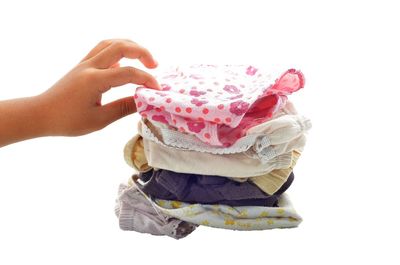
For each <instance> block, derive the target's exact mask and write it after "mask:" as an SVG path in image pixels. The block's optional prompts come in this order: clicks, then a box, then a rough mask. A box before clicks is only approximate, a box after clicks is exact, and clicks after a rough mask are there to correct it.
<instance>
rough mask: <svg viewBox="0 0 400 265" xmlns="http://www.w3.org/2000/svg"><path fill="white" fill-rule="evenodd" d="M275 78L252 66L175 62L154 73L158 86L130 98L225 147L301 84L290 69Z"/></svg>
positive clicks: (142, 109)
mask: <svg viewBox="0 0 400 265" xmlns="http://www.w3.org/2000/svg"><path fill="white" fill-rule="evenodd" d="M274 78H276V77H273V76H272V75H271V74H268V73H267V72H264V71H262V70H260V69H258V68H255V67H253V66H244V65H237V66H233V65H225V66H215V65H193V66H190V67H186V68H184V67H178V68H174V69H171V70H169V71H167V72H166V73H164V74H163V75H162V76H161V77H158V81H159V82H160V83H161V87H162V90H161V91H157V90H153V89H148V88H145V87H138V88H137V90H136V93H135V96H134V99H135V102H136V106H137V110H138V112H139V113H140V114H141V115H142V116H143V117H144V118H148V119H150V120H152V121H156V122H161V123H164V124H167V125H169V126H171V128H175V129H177V130H179V131H180V132H183V133H189V134H192V135H195V136H196V137H198V138H199V139H200V140H201V141H203V142H205V143H208V144H210V145H214V146H224V147H228V146H231V145H232V144H234V143H235V142H236V141H237V139H240V138H241V137H243V136H244V135H245V133H246V131H247V130H248V129H249V128H251V127H253V126H255V125H258V124H260V123H263V122H265V121H266V120H268V119H270V118H271V117H272V115H273V114H274V113H275V112H276V111H277V110H279V109H280V108H282V107H283V106H284V105H285V103H286V100H287V97H286V96H287V95H289V94H291V93H293V92H295V91H297V90H299V89H301V88H302V87H303V86H304V77H303V74H302V73H301V72H300V71H297V70H294V69H290V70H287V71H286V72H285V73H283V74H282V75H281V76H280V77H279V76H278V78H277V79H274Z"/></svg>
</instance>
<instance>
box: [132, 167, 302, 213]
mask: <svg viewBox="0 0 400 265" xmlns="http://www.w3.org/2000/svg"><path fill="white" fill-rule="evenodd" d="M293 179H294V175H293V174H291V177H290V178H289V179H288V181H287V182H286V183H285V184H284V185H283V186H282V187H281V189H280V190H279V191H278V192H277V193H276V194H274V195H268V194H266V193H264V192H262V191H261V190H260V189H259V188H258V187H257V186H255V185H254V184H252V183H250V182H242V183H238V182H234V181H232V180H230V179H228V178H224V177H219V176H207V175H195V174H184V173H177V172H173V171H169V170H163V169H159V170H150V171H148V172H144V173H140V174H139V180H138V182H137V185H138V186H139V187H140V189H141V190H142V191H144V192H145V193H146V194H148V195H152V196H154V197H155V198H157V199H166V200H178V201H183V202H189V203H196V202H197V203H203V204H225V205H230V206H271V207H272V206H276V203H277V201H278V198H279V195H280V194H282V193H283V192H284V191H285V190H286V189H287V188H288V187H289V186H290V184H291V183H292V182H293Z"/></svg>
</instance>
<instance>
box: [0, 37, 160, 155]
mask: <svg viewBox="0 0 400 265" xmlns="http://www.w3.org/2000/svg"><path fill="white" fill-rule="evenodd" d="M123 57H126V58H130V59H139V60H140V61H141V62H142V63H143V64H144V65H145V66H146V67H147V68H155V67H156V66H157V62H156V61H155V60H154V59H153V57H152V55H151V54H150V53H149V51H147V50H146V49H145V48H143V47H141V46H139V45H138V44H136V43H134V42H132V41H129V40H108V41H102V42H100V43H99V44H98V45H97V46H96V47H95V48H93V50H91V51H90V52H89V54H88V55H87V56H86V57H85V58H84V59H83V60H82V61H81V62H80V63H79V64H78V65H77V66H76V67H74V68H73V69H72V70H71V71H70V72H69V73H67V74H66V75H65V76H64V77H63V78H62V79H60V80H59V81H58V82H57V83H56V84H54V85H53V86H52V87H51V88H50V89H49V90H47V91H46V92H44V93H43V94H40V95H38V96H33V97H27V98H20V99H12V100H6V101H0V147H2V146H5V145H8V144H11V143H15V142H18V141H22V140H26V139H31V138H35V137H41V136H50V135H54V136H55V135H60V136H77V135H83V134H87V133H90V132H93V131H96V130H99V129H102V128H104V127H105V126H107V125H108V124H110V123H112V122H114V121H115V120H117V119H120V118H122V117H124V116H126V115H129V114H132V113H134V112H136V106H135V103H134V101H133V98H132V97H127V98H122V99H119V100H117V101H114V102H111V103H108V104H106V105H102V104H101V95H102V94H103V93H105V92H107V91H108V90H109V89H111V88H112V87H116V86H121V85H124V84H127V83H135V84H139V85H144V86H147V87H150V88H154V89H159V85H158V83H157V81H156V80H155V79H154V77H153V76H151V75H150V74H148V73H146V72H143V71H141V70H139V69H136V68H133V67H119V65H118V62H119V60H120V59H121V58H123Z"/></svg>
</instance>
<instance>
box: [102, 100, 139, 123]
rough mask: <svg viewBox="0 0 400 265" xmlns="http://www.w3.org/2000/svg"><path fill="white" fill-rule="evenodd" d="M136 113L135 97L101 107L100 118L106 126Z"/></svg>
mask: <svg viewBox="0 0 400 265" xmlns="http://www.w3.org/2000/svg"><path fill="white" fill-rule="evenodd" d="M135 112H136V105H135V101H134V100H133V97H127V98H122V99H119V100H116V101H113V102H111V103H108V104H106V105H104V106H102V107H101V111H100V117H101V122H102V124H103V125H104V126H106V125H108V124H110V123H112V122H114V121H116V120H118V119H120V118H122V117H125V116H127V115H129V114H132V113H135Z"/></svg>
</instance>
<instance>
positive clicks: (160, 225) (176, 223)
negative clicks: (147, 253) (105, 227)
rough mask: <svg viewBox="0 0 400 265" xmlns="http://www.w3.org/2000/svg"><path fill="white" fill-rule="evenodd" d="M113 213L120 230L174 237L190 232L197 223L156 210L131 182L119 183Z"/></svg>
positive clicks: (180, 236)
mask: <svg viewBox="0 0 400 265" xmlns="http://www.w3.org/2000/svg"><path fill="white" fill-rule="evenodd" d="M115 214H116V215H117V217H118V218H119V226H120V228H121V229H122V230H129V231H136V232H140V233H148V234H152V235H166V236H169V237H172V238H175V239H180V238H183V237H185V236H187V235H189V234H190V233H192V232H193V231H194V230H195V229H196V228H197V226H198V225H195V224H192V223H189V222H185V221H182V220H178V219H176V218H173V217H170V216H167V215H165V214H163V213H161V212H158V211H156V210H155V209H154V208H153V206H152V205H151V203H150V202H149V201H148V200H147V199H146V198H145V197H144V196H143V195H142V194H141V193H140V192H139V191H138V190H137V187H136V186H135V185H134V184H133V185H132V186H130V187H129V186H127V185H124V184H120V186H119V191H118V199H117V201H116V206H115Z"/></svg>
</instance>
